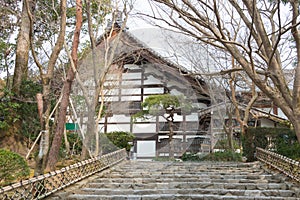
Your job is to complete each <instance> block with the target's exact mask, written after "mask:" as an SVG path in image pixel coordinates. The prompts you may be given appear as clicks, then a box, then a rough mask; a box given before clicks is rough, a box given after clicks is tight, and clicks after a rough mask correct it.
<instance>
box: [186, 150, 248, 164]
mask: <svg viewBox="0 0 300 200" xmlns="http://www.w3.org/2000/svg"><path fill="white" fill-rule="evenodd" d="M181 159H182V160H183V161H193V162H199V161H232V162H241V161H242V154H240V153H236V152H232V151H230V150H227V151H223V152H214V153H210V154H207V155H205V156H203V155H201V154H183V156H182V158H181Z"/></svg>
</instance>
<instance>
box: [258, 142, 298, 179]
mask: <svg viewBox="0 0 300 200" xmlns="http://www.w3.org/2000/svg"><path fill="white" fill-rule="evenodd" d="M256 158H257V159H258V160H259V161H261V162H263V163H265V164H267V165H269V166H272V167H274V168H275V169H277V170H279V171H281V172H282V173H284V174H286V175H287V176H289V177H291V178H292V179H294V180H296V181H298V182H300V162H299V161H295V160H293V159H290V158H288V157H285V156H282V155H280V154H277V153H274V152H271V151H268V150H266V149H262V148H258V147H257V148H256Z"/></svg>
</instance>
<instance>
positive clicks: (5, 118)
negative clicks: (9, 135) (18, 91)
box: [0, 88, 21, 130]
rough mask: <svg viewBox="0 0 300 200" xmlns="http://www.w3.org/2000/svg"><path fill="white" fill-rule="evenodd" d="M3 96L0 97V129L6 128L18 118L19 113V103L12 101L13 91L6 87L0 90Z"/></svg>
mask: <svg viewBox="0 0 300 200" xmlns="http://www.w3.org/2000/svg"><path fill="white" fill-rule="evenodd" d="M2 92H3V96H2V97H1V99H0V113H1V116H0V117H1V119H2V120H0V129H2V130H6V129H7V128H8V127H9V126H10V125H12V124H13V123H14V122H16V121H17V120H19V119H20V114H19V113H18V110H19V109H20V107H21V104H20V103H18V102H15V101H12V96H13V93H11V92H10V91H9V90H8V89H7V88H4V89H3V90H2Z"/></svg>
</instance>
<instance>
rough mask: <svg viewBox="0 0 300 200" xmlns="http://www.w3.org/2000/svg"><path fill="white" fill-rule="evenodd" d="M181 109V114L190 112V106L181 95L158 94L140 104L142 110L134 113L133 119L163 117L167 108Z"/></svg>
mask: <svg viewBox="0 0 300 200" xmlns="http://www.w3.org/2000/svg"><path fill="white" fill-rule="evenodd" d="M171 106H172V107H174V108H175V109H181V112H185V113H188V112H191V110H192V105H191V103H190V102H188V101H187V100H186V98H185V97H184V96H183V95H178V96H176V95H171V94H159V95H151V96H149V97H147V98H146V99H145V101H144V102H143V103H142V107H143V110H142V111H140V112H138V113H136V114H135V115H134V116H133V119H134V120H135V119H136V118H142V119H147V117H148V116H157V115H164V114H165V113H167V112H168V111H167V108H168V107H171Z"/></svg>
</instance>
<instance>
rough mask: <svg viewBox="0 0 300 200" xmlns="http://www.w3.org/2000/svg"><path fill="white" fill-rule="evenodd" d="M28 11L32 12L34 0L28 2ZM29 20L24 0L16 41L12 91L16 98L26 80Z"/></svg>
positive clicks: (24, 0)
mask: <svg viewBox="0 0 300 200" xmlns="http://www.w3.org/2000/svg"><path fill="white" fill-rule="evenodd" d="M28 5H29V7H30V8H29V9H30V10H31V12H32V10H33V9H32V7H34V0H28ZM29 38H30V19H29V16H28V12H27V7H26V0H23V8H22V17H21V26H20V31H19V34H18V39H17V49H16V60H15V70H14V76H13V83H12V90H13V92H14V93H15V94H16V95H17V96H18V95H19V94H20V87H21V83H22V81H23V80H26V79H27V73H28V58H29V50H30V39H29Z"/></svg>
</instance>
